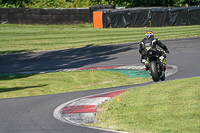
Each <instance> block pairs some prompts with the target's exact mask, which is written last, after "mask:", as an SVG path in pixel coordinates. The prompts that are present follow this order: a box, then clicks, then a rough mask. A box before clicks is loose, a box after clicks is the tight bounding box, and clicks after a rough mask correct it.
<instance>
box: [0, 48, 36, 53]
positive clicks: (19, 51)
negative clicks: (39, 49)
mask: <svg viewBox="0 0 200 133" xmlns="http://www.w3.org/2000/svg"><path fill="white" fill-rule="evenodd" d="M35 50H36V49H31V50H6V51H0V54H15V53H24V52H33V51H35Z"/></svg>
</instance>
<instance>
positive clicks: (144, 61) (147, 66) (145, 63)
mask: <svg viewBox="0 0 200 133" xmlns="http://www.w3.org/2000/svg"><path fill="white" fill-rule="evenodd" d="M142 63H143V64H144V65H145V68H146V71H148V70H149V63H148V61H147V60H146V59H143V60H142Z"/></svg>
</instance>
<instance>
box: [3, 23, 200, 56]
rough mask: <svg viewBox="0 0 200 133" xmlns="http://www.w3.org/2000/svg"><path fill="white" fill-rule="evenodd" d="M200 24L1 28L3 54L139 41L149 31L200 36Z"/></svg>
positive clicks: (162, 35) (158, 34) (161, 35)
mask: <svg viewBox="0 0 200 133" xmlns="http://www.w3.org/2000/svg"><path fill="white" fill-rule="evenodd" d="M197 29H200V25H193V26H176V27H152V28H149V27H148V28H103V29H94V28H93V25H92V24H81V25H10V24H1V25H0V36H1V38H0V54H8V53H21V52H30V51H42V50H54V49H65V48H77V47H85V46H96V45H105V44H117V43H128V42H138V41H140V40H142V39H143V37H144V34H145V32H146V31H147V30H152V31H154V33H155V36H156V37H158V38H159V39H161V40H163V39H172V38H183V37H196V36H200V31H199V30H197Z"/></svg>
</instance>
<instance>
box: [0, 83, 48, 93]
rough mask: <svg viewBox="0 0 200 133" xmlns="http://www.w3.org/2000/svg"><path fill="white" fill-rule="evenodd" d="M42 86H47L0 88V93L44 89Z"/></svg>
mask: <svg viewBox="0 0 200 133" xmlns="http://www.w3.org/2000/svg"><path fill="white" fill-rule="evenodd" d="M44 86H47V84H44V85H37V86H26V87H13V88H0V93H3V92H10V91H18V90H24V89H29V88H37V87H44Z"/></svg>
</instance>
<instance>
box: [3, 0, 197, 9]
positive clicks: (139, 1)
mask: <svg viewBox="0 0 200 133" xmlns="http://www.w3.org/2000/svg"><path fill="white" fill-rule="evenodd" d="M199 4H200V0H0V7H1V8H2V7H4V8H20V7H24V8H82V7H90V6H94V5H115V6H116V7H126V8H131V7H152V6H161V7H181V6H194V5H199Z"/></svg>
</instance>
